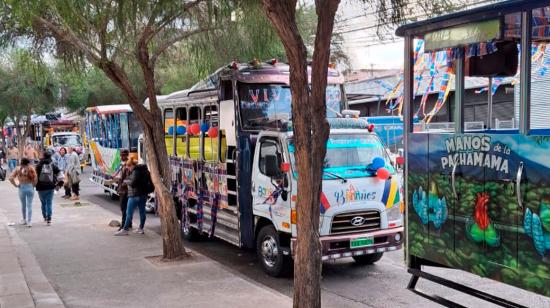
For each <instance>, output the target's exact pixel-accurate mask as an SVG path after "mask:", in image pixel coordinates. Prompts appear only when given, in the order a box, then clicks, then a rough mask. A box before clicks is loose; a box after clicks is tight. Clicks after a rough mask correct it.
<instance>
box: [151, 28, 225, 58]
mask: <svg viewBox="0 0 550 308" xmlns="http://www.w3.org/2000/svg"><path fill="white" fill-rule="evenodd" d="M215 29H217V27H207V28H199V29H195V30H191V31H184V32H182V33H180V34H179V35H176V36H174V37H172V38H171V39H169V40H166V41H164V42H162V43H161V44H160V45H159V47H157V48H156V49H155V50H154V51H153V54H152V56H151V63H152V64H153V65H155V63H156V62H157V60H158V58H159V57H160V55H161V54H162V53H163V52H165V51H166V49H168V48H170V47H171V46H172V45H174V44H175V43H177V42H179V41H182V40H184V39H186V38H189V37H191V36H193V35H195V34H199V33H202V32H206V31H212V30H215Z"/></svg>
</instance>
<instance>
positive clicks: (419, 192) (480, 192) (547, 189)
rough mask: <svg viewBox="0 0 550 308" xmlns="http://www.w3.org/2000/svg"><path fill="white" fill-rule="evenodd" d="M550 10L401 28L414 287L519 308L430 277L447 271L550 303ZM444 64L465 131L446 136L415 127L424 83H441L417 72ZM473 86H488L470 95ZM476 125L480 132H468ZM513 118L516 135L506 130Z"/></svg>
mask: <svg viewBox="0 0 550 308" xmlns="http://www.w3.org/2000/svg"><path fill="white" fill-rule="evenodd" d="M549 5H550V2H549V1H531V0H529V1H528V0H523V1H504V2H500V3H497V4H492V5H489V6H484V7H479V8H475V9H472V10H469V11H464V12H459V13H454V14H451V15H448V16H442V17H438V18H435V19H431V20H427V21H422V22H418V23H414V24H410V25H405V26H403V27H401V28H399V29H398V30H397V34H398V35H400V36H403V37H404V38H405V73H404V81H405V90H404V93H405V94H404V106H403V108H404V109H403V110H404V123H405V130H404V131H405V133H406V138H405V153H406V167H405V179H406V180H405V183H406V189H407V196H408V197H407V213H406V219H407V222H406V226H407V239H406V243H407V244H406V246H407V250H406V251H407V263H408V266H409V272H410V273H412V274H413V277H412V280H411V282H410V284H409V288H411V289H414V288H415V285H416V282H417V281H418V279H419V278H425V279H429V280H432V281H435V282H437V283H441V284H444V285H446V286H448V287H451V288H455V289H457V290H459V291H462V292H466V293H469V294H471V295H473V296H477V297H480V298H482V299H485V300H488V301H491V302H493V303H497V304H499V305H503V306H507V307H518V305H515V304H514V303H512V302H510V301H507V300H503V299H501V298H498V297H497V296H494V295H489V294H486V293H483V292H481V291H479V290H477V289H474V288H470V287H467V286H463V285H459V284H458V283H456V282H454V281H450V280H448V279H444V278H442V277H438V276H434V275H433V274H430V273H427V272H425V271H423V267H425V266H443V267H450V268H455V269H460V270H465V271H468V272H471V273H474V274H477V275H480V276H483V277H488V278H492V279H495V280H497V281H501V282H503V283H507V284H511V285H514V286H517V287H520V288H523V289H526V290H530V291H533V292H536V293H540V294H543V295H546V296H550V265H549V263H548V257H549V256H550V121H548V114H549V112H550V103H549V102H548V96H549V94H550V92H548V91H549V89H550V76H549V75H548V74H547V71H548V69H550V53H549V51H550V50H549V49H548V43H549V42H550V6H549ZM421 54H423V55H421ZM423 57H424V58H423ZM435 58H439V59H445V61H444V63H445V64H444V65H442V66H440V67H437V68H435V70H436V71H437V72H435V74H440V75H441V76H443V78H441V80H442V82H441V83H442V84H441V93H442V94H441V97H445V96H447V95H448V102H447V105H446V106H445V107H444V108H443V106H442V105H440V106H439V109H440V110H446V111H445V112H446V113H447V116H448V119H449V121H450V122H451V123H452V124H453V125H452V126H449V127H448V128H446V129H437V130H435V129H425V128H426V127H427V126H425V125H424V124H425V123H413V119H414V116H415V110H417V109H418V103H419V101H421V100H419V99H415V92H416V91H417V89H418V88H422V87H424V86H425V83H423V81H422V79H423V78H422V77H421V76H422V74H424V73H425V74H426V76H429V75H432V76H433V74H434V72H433V71H432V73H430V71H429V70H430V69H429V68H428V69H427V71H426V72H423V71H418V70H415V69H414V68H415V66H416V65H415V63H418V62H420V61H429V59H435ZM425 79H426V78H424V80H425ZM473 83H476V84H478V85H485V88H484V89H483V88H482V89H481V90H479V91H477V92H475V93H473V92H471V91H468V88H467V86H468V85H471V84H473ZM435 86H436V87H439V85H435ZM443 103H445V99H442V100H441V104H443ZM496 114H500V117H501V118H500V119H499V118H498V116H497V115H496ZM472 116H475V117H477V121H480V125H479V126H478V127H468V126H466V125H464V123H465V121H466V117H470V119H471V117H472ZM503 116H505V117H507V119H506V120H507V121H508V120H509V125H507V128H504V127H502V126H500V125H499V124H501V122H500V120H501V119H502V117H503ZM415 291H416V292H420V291H418V290H415ZM424 296H427V295H426V294H424ZM431 298H432V299H434V300H437V301H439V302H441V303H443V304H445V305H450V304H451V303H450V302H449V300H447V299H442V298H441V297H431Z"/></svg>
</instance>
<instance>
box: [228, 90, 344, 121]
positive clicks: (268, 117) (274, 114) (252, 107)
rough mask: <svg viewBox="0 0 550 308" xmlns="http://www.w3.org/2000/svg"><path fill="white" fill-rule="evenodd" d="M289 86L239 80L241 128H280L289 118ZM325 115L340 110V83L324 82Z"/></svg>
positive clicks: (290, 110) (290, 109)
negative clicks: (325, 85)
mask: <svg viewBox="0 0 550 308" xmlns="http://www.w3.org/2000/svg"><path fill="white" fill-rule="evenodd" d="M291 101H292V96H291V94H290V87H288V86H286V85H275V84H244V83H243V84H240V85H239V104H240V112H241V121H242V126H243V128H244V129H254V130H256V129H262V128H281V127H283V125H284V124H285V123H286V122H288V121H290V120H291V118H292V107H291V105H292V103H291ZM326 104H327V117H328V118H334V117H336V116H337V114H338V113H340V112H341V111H342V90H341V87H340V85H336V84H330V85H327V91H326Z"/></svg>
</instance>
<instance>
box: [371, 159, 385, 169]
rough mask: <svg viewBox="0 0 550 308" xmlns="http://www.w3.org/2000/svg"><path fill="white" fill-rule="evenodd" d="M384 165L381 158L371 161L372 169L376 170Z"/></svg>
mask: <svg viewBox="0 0 550 308" xmlns="http://www.w3.org/2000/svg"><path fill="white" fill-rule="evenodd" d="M385 165H386V161H385V160H384V159H383V158H382V157H375V158H374V159H373V160H372V165H371V167H372V169H374V170H378V169H380V168H382V167H384V166H385Z"/></svg>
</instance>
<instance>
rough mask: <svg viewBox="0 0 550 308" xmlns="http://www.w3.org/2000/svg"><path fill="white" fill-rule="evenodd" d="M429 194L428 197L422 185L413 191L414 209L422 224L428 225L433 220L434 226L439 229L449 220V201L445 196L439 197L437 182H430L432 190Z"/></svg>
mask: <svg viewBox="0 0 550 308" xmlns="http://www.w3.org/2000/svg"><path fill="white" fill-rule="evenodd" d="M427 195H428V196H427V197H426V192H425V191H424V190H423V189H422V186H420V187H418V189H417V190H415V191H414V192H413V199H412V203H413V207H414V211H415V212H416V214H417V215H418V217H420V221H421V222H422V224H424V225H427V224H428V223H429V222H432V223H433V225H434V227H435V228H436V229H439V228H441V226H442V225H443V224H444V223H445V221H447V217H448V208H447V201H446V200H445V197H442V198H439V193H438V189H437V185H436V184H435V182H431V183H430V192H429V193H428V194H427Z"/></svg>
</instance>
